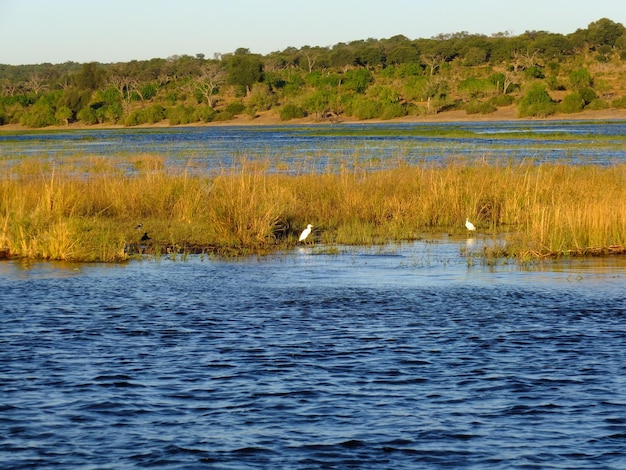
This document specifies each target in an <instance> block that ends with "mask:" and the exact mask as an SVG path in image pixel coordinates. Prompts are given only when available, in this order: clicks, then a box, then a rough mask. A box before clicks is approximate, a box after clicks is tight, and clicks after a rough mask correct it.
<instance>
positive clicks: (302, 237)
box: [298, 224, 313, 242]
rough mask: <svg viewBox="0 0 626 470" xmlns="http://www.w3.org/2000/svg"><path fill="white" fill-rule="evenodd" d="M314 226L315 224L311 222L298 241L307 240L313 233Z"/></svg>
mask: <svg viewBox="0 0 626 470" xmlns="http://www.w3.org/2000/svg"><path fill="white" fill-rule="evenodd" d="M312 228H313V226H312V225H311V224H309V225H307V226H306V228H305V229H304V230H303V231H302V233H301V234H300V238H299V239H298V241H299V242H303V241H304V240H306V237H308V236H309V235H310V234H311V229H312Z"/></svg>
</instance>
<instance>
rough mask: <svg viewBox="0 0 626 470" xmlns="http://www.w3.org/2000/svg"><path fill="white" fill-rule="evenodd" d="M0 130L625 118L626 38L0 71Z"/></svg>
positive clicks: (607, 25)
mask: <svg viewBox="0 0 626 470" xmlns="http://www.w3.org/2000/svg"><path fill="white" fill-rule="evenodd" d="M0 92H1V95H0V125H2V124H21V125H23V126H26V127H33V128H38V127H45V126H51V125H60V124H70V123H73V122H80V123H83V124H87V125H93V124H98V123H105V124H123V125H127V126H135V125H141V124H153V123H157V122H161V121H164V120H167V121H169V124H171V125H178V124H191V123H201V122H211V121H228V120H231V119H234V118H235V117H236V116H237V115H240V114H247V115H249V116H250V117H255V116H257V115H258V114H259V113H263V112H267V111H273V112H275V113H276V114H277V115H278V116H280V118H281V119H282V120H285V121H288V120H291V119H297V118H304V117H307V116H309V117H311V118H314V119H316V120H340V119H341V117H342V116H347V117H351V118H356V119H393V118H397V117H402V116H407V115H421V114H434V113H440V112H443V111H446V110H451V109H464V110H465V111H466V112H467V113H470V114H471V113H490V112H493V111H495V110H497V108H499V107H503V106H510V105H512V104H515V106H516V109H517V114H518V116H520V117H528V116H539V117H543V116H548V115H550V114H553V113H556V112H563V113H574V112H580V111H583V110H585V109H607V108H611V107H613V108H626V28H624V26H623V25H622V24H620V23H615V22H613V21H611V20H609V19H606V18H603V19H600V20H598V21H596V22H593V23H591V24H589V26H588V27H587V28H586V29H579V30H577V31H575V32H574V33H571V34H568V35H562V34H556V33H550V32H546V31H527V32H526V33H524V34H521V35H519V36H511V35H510V34H508V33H498V34H494V35H491V36H484V35H475V34H468V33H466V32H461V33H455V34H446V35H439V36H437V37H434V38H430V39H417V40H410V39H408V38H406V37H404V36H394V37H392V38H389V39H380V40H378V39H367V40H361V41H353V42H350V43H339V44H336V45H334V46H332V47H310V46H305V47H302V48H300V49H297V48H287V49H285V50H283V51H279V52H273V53H270V54H267V55H258V54H253V53H251V52H250V51H249V50H248V49H238V50H236V51H235V52H233V53H229V54H223V55H219V56H216V57H213V58H206V57H205V56H204V55H203V54H196V55H195V56H190V55H182V56H174V57H169V58H167V59H152V60H146V61H131V62H127V63H115V64H100V63H84V64H79V63H75V62H68V63H65V64H54V65H53V64H38V65H24V66H10V65H0Z"/></svg>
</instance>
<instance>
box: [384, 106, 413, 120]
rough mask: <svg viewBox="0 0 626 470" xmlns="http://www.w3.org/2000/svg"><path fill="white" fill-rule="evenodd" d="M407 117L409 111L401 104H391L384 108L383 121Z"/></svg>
mask: <svg viewBox="0 0 626 470" xmlns="http://www.w3.org/2000/svg"><path fill="white" fill-rule="evenodd" d="M406 115H407V110H406V108H405V107H404V106H402V105H401V104H400V103H390V104H386V105H385V106H384V107H383V110H382V113H381V115H380V118H381V119H394V118H399V117H403V116H406Z"/></svg>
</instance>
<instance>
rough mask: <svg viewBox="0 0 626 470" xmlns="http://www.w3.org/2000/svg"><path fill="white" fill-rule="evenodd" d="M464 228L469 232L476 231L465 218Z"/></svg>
mask: <svg viewBox="0 0 626 470" xmlns="http://www.w3.org/2000/svg"><path fill="white" fill-rule="evenodd" d="M465 228H467V230H469V231H470V232H475V231H476V227H474V224H473V223H471V222H470V221H469V219H468V218H465Z"/></svg>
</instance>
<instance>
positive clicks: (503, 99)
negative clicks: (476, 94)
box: [489, 95, 515, 107]
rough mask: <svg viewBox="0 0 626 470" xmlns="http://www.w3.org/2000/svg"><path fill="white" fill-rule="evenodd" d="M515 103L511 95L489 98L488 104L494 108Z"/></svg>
mask: <svg viewBox="0 0 626 470" xmlns="http://www.w3.org/2000/svg"><path fill="white" fill-rule="evenodd" d="M514 102H515V98H513V96H511V95H497V96H492V97H491V98H489V103H491V104H492V105H494V106H496V107H500V106H510V105H512V104H513V103H514Z"/></svg>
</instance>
